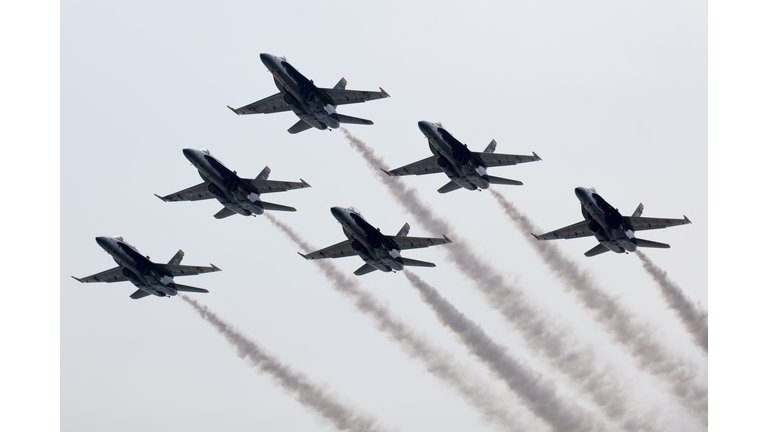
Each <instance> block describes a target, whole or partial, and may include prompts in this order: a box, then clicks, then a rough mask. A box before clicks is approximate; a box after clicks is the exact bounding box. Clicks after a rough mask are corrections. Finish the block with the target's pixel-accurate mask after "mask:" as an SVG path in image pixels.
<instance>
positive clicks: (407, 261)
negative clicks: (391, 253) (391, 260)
mask: <svg viewBox="0 0 768 432" xmlns="http://www.w3.org/2000/svg"><path fill="white" fill-rule="evenodd" d="M400 259H401V260H403V265H406V266H409V267H437V266H436V265H435V264H434V263H431V262H426V261H419V260H415V259H410V258H405V257H400Z"/></svg>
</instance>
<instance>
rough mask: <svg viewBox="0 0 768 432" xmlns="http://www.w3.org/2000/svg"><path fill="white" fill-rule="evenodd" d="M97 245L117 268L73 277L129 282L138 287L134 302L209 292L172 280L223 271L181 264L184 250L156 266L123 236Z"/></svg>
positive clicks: (83, 280) (84, 280)
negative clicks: (181, 294)
mask: <svg viewBox="0 0 768 432" xmlns="http://www.w3.org/2000/svg"><path fill="white" fill-rule="evenodd" d="M96 243H98V244H99V246H101V247H102V248H103V249H104V250H105V251H106V252H107V253H108V254H110V255H111V256H112V259H114V260H115V262H116V263H117V267H115V268H111V269H109V270H104V271H103V272H100V273H96V274H93V275H90V276H86V277H84V278H77V277H74V276H72V278H74V279H75V280H77V281H78V282H80V283H91V282H107V283H109V282H124V281H130V282H131V283H132V284H134V285H136V288H138V289H137V290H136V291H135V292H134V293H133V294H131V298H132V299H134V300H136V299H140V298H142V297H146V296H148V295H154V296H157V297H173V296H175V295H176V294H178V293H179V292H180V291H183V292H196V293H207V292H208V290H207V289H203V288H195V287H191V286H188V285H182V284H177V283H176V282H174V281H173V278H174V277H176V276H189V275H197V274H200V273H210V272H215V271H221V269H220V268H218V267H216V266H215V265H213V264H211V266H210V267H201V266H190V265H180V264H179V263H181V260H182V258H184V251H182V250H179V251H178V252H176V255H174V256H173V258H171V260H170V261H168V264H159V263H154V262H152V261H150V260H149V257H148V256H146V257H145V256H144V255H142V254H141V253H140V252H139V251H138V250H136V248H135V247H134V246H133V245H130V244H128V242H126V241H125V240H123V238H122V237H121V236H115V237H96Z"/></svg>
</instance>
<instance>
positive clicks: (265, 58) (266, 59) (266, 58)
mask: <svg viewBox="0 0 768 432" xmlns="http://www.w3.org/2000/svg"><path fill="white" fill-rule="evenodd" d="M259 58H260V59H261V62H262V63H264V66H267V67H269V66H270V65H274V64H275V63H276V59H275V56H273V55H272V54H267V53H261V54H259Z"/></svg>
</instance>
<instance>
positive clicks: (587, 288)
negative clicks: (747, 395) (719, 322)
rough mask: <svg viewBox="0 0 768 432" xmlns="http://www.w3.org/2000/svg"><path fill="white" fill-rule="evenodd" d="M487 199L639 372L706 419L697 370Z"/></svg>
mask: <svg viewBox="0 0 768 432" xmlns="http://www.w3.org/2000/svg"><path fill="white" fill-rule="evenodd" d="M491 195H492V196H493V197H494V198H496V201H498V203H499V205H500V206H501V207H502V209H503V210H504V212H505V213H506V214H507V216H508V217H509V218H510V219H511V220H512V222H514V224H515V226H516V227H517V228H518V229H519V230H520V231H521V232H522V233H523V234H524V237H525V239H526V241H528V243H529V244H530V245H531V246H533V249H534V250H535V251H536V253H537V254H538V255H539V257H541V259H542V260H543V261H544V263H546V265H547V267H549V269H550V271H551V272H552V273H553V274H554V275H555V276H556V277H557V278H558V279H559V280H560V281H561V282H562V283H563V284H564V285H565V286H566V287H567V288H570V289H571V290H572V291H573V292H574V293H575V294H576V297H577V298H578V300H579V301H580V302H581V304H582V305H583V306H584V307H586V308H587V309H589V310H590V311H592V312H594V317H595V319H596V320H597V321H598V322H599V323H600V324H601V325H602V326H603V328H605V329H606V330H607V331H608V332H609V334H610V335H611V336H612V338H613V340H614V341H615V342H616V343H619V344H621V345H623V346H624V347H626V348H627V349H628V350H629V352H630V353H631V354H632V356H633V357H635V359H636V360H637V361H638V362H639V365H640V367H641V368H642V369H645V370H648V371H649V372H650V373H652V374H653V375H656V376H658V377H660V378H663V379H665V380H666V381H668V382H669V383H671V384H672V386H673V389H674V393H675V395H676V396H678V397H679V398H680V400H681V402H682V403H683V405H684V406H686V407H688V408H690V409H692V410H693V411H694V412H696V413H697V414H699V416H700V417H706V415H707V406H708V392H707V388H706V386H702V385H699V384H697V383H696V382H695V379H696V377H697V375H698V367H697V366H696V364H694V363H693V362H691V361H686V360H684V359H682V358H680V357H679V356H678V355H675V354H673V353H672V352H671V351H670V350H669V349H668V348H667V347H665V346H663V345H662V344H661V343H659V342H658V340H657V337H656V334H655V333H656V332H655V331H654V328H653V327H652V326H651V325H650V324H649V323H648V322H644V321H641V320H640V318H639V317H638V316H637V315H636V314H635V313H633V312H631V311H630V310H628V309H627V308H625V307H624V306H622V305H621V304H619V301H618V300H617V299H616V298H614V297H613V296H611V295H610V294H609V293H608V292H606V291H604V290H602V289H600V288H598V287H597V286H596V284H595V282H594V280H593V279H592V276H591V275H589V274H587V273H586V272H584V271H583V270H582V269H581V268H580V267H579V265H578V264H577V263H576V262H574V261H572V260H570V259H568V258H567V257H566V256H565V255H564V254H563V253H562V252H561V251H560V249H559V248H558V247H557V245H556V244H554V243H548V242H542V241H538V240H536V238H535V237H533V236H532V235H530V233H532V232H538V231H539V228H538V227H537V226H535V225H534V224H533V222H532V221H531V220H530V219H529V218H528V217H527V216H526V215H524V214H523V213H522V212H521V211H520V210H519V209H518V208H517V207H516V206H515V205H514V204H513V203H512V202H510V201H508V200H506V199H505V198H504V196H502V195H501V194H500V193H498V192H496V191H494V190H491Z"/></svg>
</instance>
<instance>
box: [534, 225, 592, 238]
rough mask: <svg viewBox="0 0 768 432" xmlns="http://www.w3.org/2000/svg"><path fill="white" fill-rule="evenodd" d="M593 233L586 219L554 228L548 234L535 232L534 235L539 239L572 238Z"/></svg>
mask: <svg viewBox="0 0 768 432" xmlns="http://www.w3.org/2000/svg"><path fill="white" fill-rule="evenodd" d="M531 234H533V233H531ZM591 235H593V234H592V231H590V229H589V222H587V221H586V220H583V221H581V222H578V223H575V224H573V225H568V226H567V227H565V228H560V229H558V230H554V231H551V232H548V233H546V234H541V235H536V234H533V236H534V237H536V238H537V239H538V240H554V239H572V238H577V237H587V236H591Z"/></svg>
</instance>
